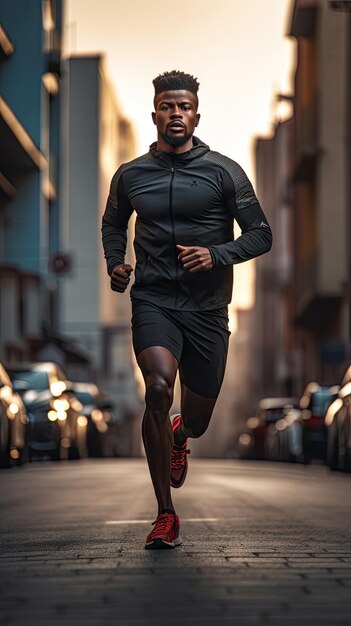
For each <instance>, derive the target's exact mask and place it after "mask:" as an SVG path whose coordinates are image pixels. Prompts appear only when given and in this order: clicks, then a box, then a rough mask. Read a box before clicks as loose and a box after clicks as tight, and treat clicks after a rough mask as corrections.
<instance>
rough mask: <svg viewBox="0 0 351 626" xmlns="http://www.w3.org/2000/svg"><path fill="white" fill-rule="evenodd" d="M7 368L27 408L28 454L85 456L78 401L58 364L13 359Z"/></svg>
mask: <svg viewBox="0 0 351 626" xmlns="http://www.w3.org/2000/svg"><path fill="white" fill-rule="evenodd" d="M8 372H9V375H10V377H11V378H12V381H13V386H14V388H15V389H16V391H18V393H19V394H20V395H21V397H22V399H23V402H24V404H25V406H26V409H27V412H28V417H29V454H30V457H31V458H33V457H39V456H46V457H49V458H51V459H52V460H59V459H61V458H63V459H65V458H69V459H78V458H80V457H85V456H87V449H86V434H87V424H86V422H85V420H84V419H83V418H82V416H81V415H80V412H81V409H82V405H81V403H80V402H79V401H78V400H77V398H76V397H75V395H74V393H73V391H72V389H71V388H70V383H69V381H67V379H66V376H65V373H64V372H63V370H62V369H61V367H60V366H59V365H57V364H56V363H53V362H38V363H17V364H11V366H10V367H9V368H8ZM80 418H81V419H80Z"/></svg>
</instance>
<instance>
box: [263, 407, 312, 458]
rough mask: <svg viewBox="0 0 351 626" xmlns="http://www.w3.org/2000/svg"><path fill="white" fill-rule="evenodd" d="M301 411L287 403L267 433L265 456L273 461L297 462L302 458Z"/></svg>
mask: <svg viewBox="0 0 351 626" xmlns="http://www.w3.org/2000/svg"><path fill="white" fill-rule="evenodd" d="M302 429H303V425H302V418H301V411H300V410H299V409H298V408H297V407H296V405H295V406H292V405H287V406H286V407H284V409H283V414H282V416H281V418H279V419H278V420H277V421H276V422H275V423H274V424H272V425H271V426H270V428H269V431H268V433H267V440H266V451H267V457H269V458H270V459H272V460H275V461H284V462H288V463H297V462H301V461H302V460H303V450H302Z"/></svg>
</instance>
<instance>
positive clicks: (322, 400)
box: [310, 388, 330, 417]
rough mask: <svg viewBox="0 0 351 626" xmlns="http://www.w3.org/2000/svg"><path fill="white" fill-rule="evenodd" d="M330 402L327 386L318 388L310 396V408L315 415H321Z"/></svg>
mask: <svg viewBox="0 0 351 626" xmlns="http://www.w3.org/2000/svg"><path fill="white" fill-rule="evenodd" d="M329 402H330V393H329V388H325V389H323V388H322V389H318V391H316V392H315V393H314V394H313V395H312V398H311V407H310V410H311V412H312V414H313V415H315V416H316V417H323V416H324V415H325V412H326V410H327V408H328V405H329Z"/></svg>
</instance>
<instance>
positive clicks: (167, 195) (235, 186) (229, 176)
mask: <svg viewBox="0 0 351 626" xmlns="http://www.w3.org/2000/svg"><path fill="white" fill-rule="evenodd" d="M193 140H194V145H193V148H192V149H191V150H189V151H188V152H185V153H182V154H175V153H166V152H161V151H159V150H158V149H157V144H156V143H154V144H152V145H151V146H150V151H149V152H148V153H147V154H145V155H143V156H141V157H139V158H137V159H134V160H133V161H131V162H130V163H126V164H123V165H121V166H120V167H119V169H118V170H117V172H116V173H115V175H114V176H113V178H112V182H111V188H110V194H109V197H108V200H107V205H106V210H105V213H104V216H103V220H102V241H103V246H104V252H105V258H106V261H107V269H108V273H109V274H110V275H111V274H112V271H113V268H114V267H115V266H116V265H119V264H121V263H124V258H125V251H126V243H127V227H128V221H129V218H130V216H131V215H132V213H133V211H136V214H137V219H136V225H135V239H134V249H135V255H136V267H135V280H134V285H133V287H132V289H131V297H132V298H133V299H141V300H147V301H149V302H153V303H155V304H158V305H160V306H163V307H166V308H172V309H173V308H179V309H181V310H184V311H199V310H210V309H217V308H221V307H223V306H225V305H227V304H228V303H229V302H230V300H231V297H232V286H233V268H232V266H233V265H235V264H236V263H242V262H243V261H247V260H249V259H252V258H254V257H257V256H259V255H261V254H264V253H265V252H268V251H269V250H270V248H271V245H272V232H271V229H270V227H269V225H268V222H267V219H266V217H265V215H264V213H263V211H262V209H261V207H260V204H259V202H258V200H257V198H256V195H255V193H254V190H253V188H252V185H251V183H250V181H249V180H248V178H247V176H246V174H245V172H244V171H243V169H242V168H241V167H240V165H238V164H237V163H236V162H235V161H232V160H231V159H229V158H228V157H225V156H223V155H221V154H219V153H218V152H213V151H212V150H210V148H209V147H208V146H207V145H206V144H204V143H202V142H201V141H200V140H199V139H197V138H196V137H193ZM234 219H235V220H236V221H237V222H238V224H239V226H240V228H241V232H242V234H241V235H240V237H238V238H237V239H236V240H235V241H234V233H233V221H234ZM176 244H180V245H183V246H203V247H206V248H208V249H209V251H210V253H211V256H212V260H213V268H212V269H211V270H209V271H205V272H189V271H188V270H185V269H184V268H183V266H182V263H181V262H180V261H178V258H177V257H178V254H179V251H178V249H177V248H176Z"/></svg>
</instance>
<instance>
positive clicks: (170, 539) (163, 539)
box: [145, 512, 182, 550]
mask: <svg viewBox="0 0 351 626" xmlns="http://www.w3.org/2000/svg"><path fill="white" fill-rule="evenodd" d="M152 523H153V524H154V526H155V528H154V529H153V530H152V531H151V533H150V534H149V535H148V536H147V537H146V543H145V548H146V550H165V549H168V548H175V547H176V546H180V544H181V543H182V540H181V537H180V534H179V529H180V522H179V517H178V515H176V514H175V513H171V512H170V513H160V515H158V516H157V519H156V520H155V521H154V522H152Z"/></svg>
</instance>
